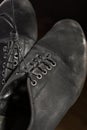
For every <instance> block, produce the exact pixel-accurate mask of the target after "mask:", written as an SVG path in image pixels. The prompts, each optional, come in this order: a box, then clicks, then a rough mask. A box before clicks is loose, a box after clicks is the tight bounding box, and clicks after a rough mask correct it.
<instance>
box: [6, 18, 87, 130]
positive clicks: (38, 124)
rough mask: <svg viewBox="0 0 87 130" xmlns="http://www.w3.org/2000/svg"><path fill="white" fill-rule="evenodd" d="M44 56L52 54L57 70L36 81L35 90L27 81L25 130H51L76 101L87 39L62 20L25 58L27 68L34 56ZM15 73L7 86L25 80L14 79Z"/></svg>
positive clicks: (76, 24) (80, 88) (84, 70)
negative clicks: (27, 108)
mask: <svg viewBox="0 0 87 130" xmlns="http://www.w3.org/2000/svg"><path fill="white" fill-rule="evenodd" d="M47 52H50V53H51V54H52V57H53V59H54V60H55V61H56V63H57V66H56V67H55V68H53V69H52V70H51V71H49V72H48V74H47V75H46V76H43V78H42V79H41V80H38V84H37V86H35V87H33V86H32V85H31V84H30V80H29V78H27V88H28V93H29V101H30V105H31V108H29V110H30V109H31V117H30V123H29V126H28V130H41V129H42V130H54V129H55V127H56V126H57V125H58V123H59V122H60V121H61V120H62V118H63V117H64V115H65V114H66V113H67V111H68V110H69V108H70V107H71V106H72V105H73V104H74V103H75V101H76V100H77V98H78V97H79V95H80V93H81V90H82V88H83V84H84V81H85V76H86V39H85V36H84V33H83V31H82V29H81V27H80V25H79V24H78V23H77V22H75V21H73V20H62V21H60V22H58V23H57V24H56V25H54V27H53V28H52V29H51V30H50V31H49V32H48V33H47V34H46V36H45V37H44V38H42V39H41V40H40V41H39V42H38V43H37V44H36V45H35V46H34V47H33V48H32V50H31V51H30V53H29V55H27V56H26V57H25V62H26V64H27V66H28V67H29V62H30V61H31V60H32V59H33V58H34V57H35V55H36V54H37V53H39V54H43V53H47ZM23 67H24V66H23V62H22V63H21V68H22V69H23ZM16 72H17V70H15V71H14V73H13V75H12V76H11V77H10V79H9V81H8V83H7V86H8V85H9V86H10V84H11V83H12V82H13V81H18V80H19V79H20V78H22V77H23V76H24V75H19V76H16V77H15V74H16ZM14 125H15V122H14ZM19 125H21V123H19ZM11 130H12V129H11ZM16 130H17V128H16ZM23 130H25V129H23Z"/></svg>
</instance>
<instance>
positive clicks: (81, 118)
mask: <svg viewBox="0 0 87 130" xmlns="http://www.w3.org/2000/svg"><path fill="white" fill-rule="evenodd" d="M30 1H31V3H32V4H33V7H34V9H35V12H36V16H37V21H38V31H39V39H40V38H41V37H42V36H43V35H44V34H45V33H46V32H47V31H49V30H50V29H51V27H52V26H53V25H54V24H55V23H56V22H57V21H58V20H61V19H64V18H69V19H70V18H71V19H74V20H76V21H78V22H79V23H80V25H81V26H82V28H83V30H84V32H85V35H86V37H87V4H86V0H30ZM56 130H87V81H86V82H85V85H84V89H83V91H82V93H81V96H80V97H79V99H78V101H77V102H76V104H75V105H74V106H73V107H72V108H71V109H70V110H69V112H68V113H67V114H66V116H65V117H64V119H63V120H62V121H61V123H60V124H59V125H58V127H57V128H56Z"/></svg>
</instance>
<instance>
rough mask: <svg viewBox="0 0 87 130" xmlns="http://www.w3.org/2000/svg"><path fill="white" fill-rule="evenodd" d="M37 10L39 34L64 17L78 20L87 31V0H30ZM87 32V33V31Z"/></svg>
mask: <svg viewBox="0 0 87 130" xmlns="http://www.w3.org/2000/svg"><path fill="white" fill-rule="evenodd" d="M30 1H31V3H32V4H33V6H34V9H35V11H36V15H37V20H38V25H39V36H42V35H43V34H45V33H46V32H47V31H48V30H49V29H50V28H51V27H52V25H53V24H55V22H57V21H58V20H61V19H63V18H69V19H70V18H71V19H75V20H77V21H78V22H79V23H80V24H81V26H82V27H83V29H84V31H85V33H86V32H87V18H86V17H87V4H86V0H30ZM86 34H87V33H86Z"/></svg>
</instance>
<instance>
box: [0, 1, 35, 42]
mask: <svg viewBox="0 0 87 130" xmlns="http://www.w3.org/2000/svg"><path fill="white" fill-rule="evenodd" d="M13 4H14V18H15V24H16V27H17V30H18V34H19V35H22V36H26V37H28V38H29V39H32V40H33V43H34V42H35V41H36V39H37V22H36V16H35V12H34V10H33V7H32V5H31V3H30V2H29V1H28V0H13ZM12 10H13V8H12V5H11V0H4V1H3V2H2V3H1V4H0V14H3V13H6V14H7V15H9V17H11V19H12V20H13V13H12ZM13 21H14V20H13Z"/></svg>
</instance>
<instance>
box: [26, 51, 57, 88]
mask: <svg viewBox="0 0 87 130" xmlns="http://www.w3.org/2000/svg"><path fill="white" fill-rule="evenodd" d="M41 65H43V66H44V69H43V67H42V66H41ZM29 66H31V69H30V70H29V71H28V77H29V79H30V81H31V85H32V86H36V85H37V81H36V80H34V79H33V78H32V77H33V76H35V77H36V78H37V79H42V76H43V75H46V74H47V71H49V70H52V67H55V66H56V62H55V61H54V59H53V58H52V57H51V54H50V53H47V54H46V55H44V56H42V55H39V54H37V55H36V56H35V58H34V59H33V60H32V61H31V62H30V63H29ZM36 69H38V70H39V71H40V72H41V73H37V72H36V71H35V70H36Z"/></svg>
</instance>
